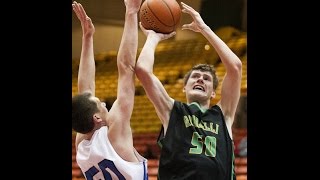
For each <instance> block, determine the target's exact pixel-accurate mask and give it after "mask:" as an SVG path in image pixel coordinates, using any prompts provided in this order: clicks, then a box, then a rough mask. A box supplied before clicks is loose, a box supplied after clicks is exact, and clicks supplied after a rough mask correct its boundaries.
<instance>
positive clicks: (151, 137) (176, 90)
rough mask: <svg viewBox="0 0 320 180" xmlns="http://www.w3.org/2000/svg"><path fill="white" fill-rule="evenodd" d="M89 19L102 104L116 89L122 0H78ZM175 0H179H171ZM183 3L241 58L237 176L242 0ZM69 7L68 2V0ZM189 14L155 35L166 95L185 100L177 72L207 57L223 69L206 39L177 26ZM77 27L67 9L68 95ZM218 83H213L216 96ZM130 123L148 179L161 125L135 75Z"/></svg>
mask: <svg viewBox="0 0 320 180" xmlns="http://www.w3.org/2000/svg"><path fill="white" fill-rule="evenodd" d="M77 2H79V3H81V4H82V5H83V6H84V8H85V10H86V12H87V14H88V16H89V17H90V18H91V19H92V21H93V23H94V25H95V28H96V32H95V35H94V52H95V60H96V96H97V97H98V98H100V99H101V100H102V101H105V102H106V104H107V108H108V109H110V107H111V106H112V104H113V101H114V100H115V98H116V90H117V76H118V72H117V66H116V55H117V50H118V48H119V45H120V40H121V36H122V31H123V24H124V14H125V6H124V2H123V0H78V1H77ZM177 2H179V3H180V2H181V1H180V0H177ZM183 2H184V3H186V4H188V5H190V6H192V7H193V8H194V9H195V10H196V11H198V12H199V13H200V15H201V17H202V18H203V20H204V21H205V23H206V24H207V25H208V26H210V28H211V29H212V30H213V31H214V32H215V33H216V34H217V35H218V36H219V37H220V38H221V39H222V40H223V41H224V42H225V43H226V44H227V45H228V46H229V47H230V48H231V49H232V50H233V52H235V53H236V54H237V55H238V56H239V57H240V59H241V61H242V64H243V71H242V73H243V74H242V84H241V98H240V102H239V105H238V110H237V113H236V119H235V123H234V125H233V129H232V131H233V140H234V143H235V155H236V161H235V163H236V174H237V179H238V180H246V179H247V153H246V152H247V149H246V143H247V141H246V136H247V0H184V1H183ZM70 9H71V4H70ZM191 22H192V18H191V17H190V16H189V15H188V14H185V13H182V16H181V21H180V25H179V26H178V28H177V30H176V32H177V34H176V36H175V37H173V38H171V39H168V40H164V41H161V42H160V43H159V45H158V46H157V49H156V54H155V65H154V73H155V74H156V75H157V77H158V78H159V79H160V81H161V82H162V83H163V84H164V86H165V88H166V90H167V92H168V93H169V95H170V96H171V97H172V98H174V99H176V100H179V101H183V102H186V99H185V95H184V93H183V92H182V89H183V76H184V74H185V73H186V72H187V71H188V70H189V69H190V68H191V67H192V66H194V65H195V64H198V63H210V64H213V65H214V66H215V68H216V71H217V75H218V77H219V79H220V80H221V79H222V78H223V76H224V73H225V69H224V67H223V65H222V64H221V61H220V59H219V57H218V55H217V53H216V52H215V50H214V49H213V48H212V47H211V45H210V44H209V43H208V41H207V40H206V39H205V38H204V37H203V36H202V35H201V34H199V33H195V32H192V31H188V30H184V31H182V30H181V26H182V25H183V24H187V23H191ZM81 39H82V30H81V25H80V22H79V20H78V19H77V17H76V15H75V14H74V13H73V12H72V95H76V94H77V75H78V67H79V60H80V59H79V58H80V53H81ZM145 39H146V37H145V35H144V34H143V33H142V32H141V31H140V30H139V49H138V54H139V52H140V50H141V48H142V46H143V44H144V42H145ZM220 90H221V86H220V85H219V86H218V88H217V97H216V98H215V99H214V100H212V105H213V104H215V103H217V102H218V100H219V99H220ZM131 127H132V129H133V133H134V146H135V148H136V149H137V150H138V152H139V153H140V154H141V155H143V156H144V157H146V158H147V159H148V160H149V162H148V168H149V169H148V171H149V179H150V180H155V179H157V172H158V162H159V161H158V160H159V156H160V149H159V147H158V145H157V142H156V140H157V137H158V133H159V130H160V127H161V122H160V120H159V119H158V117H157V115H156V112H155V110H154V108H153V105H152V104H151V103H150V101H149V100H148V98H147V96H146V94H145V92H144V90H143V88H142V86H141V84H140V82H139V80H138V79H137V78H136V96H135V105H134V110H133V115H132V119H131ZM74 138H75V133H74V132H72V139H73V140H72V142H73V144H72V180H84V179H85V178H84V176H83V175H82V173H81V171H80V169H79V167H78V165H77V163H76V161H75V148H74Z"/></svg>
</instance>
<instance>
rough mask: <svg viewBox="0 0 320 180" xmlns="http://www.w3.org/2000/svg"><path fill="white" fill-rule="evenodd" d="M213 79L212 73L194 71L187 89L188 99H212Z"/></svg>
mask: <svg viewBox="0 0 320 180" xmlns="http://www.w3.org/2000/svg"><path fill="white" fill-rule="evenodd" d="M212 80H213V78H212V75H211V74H210V72H202V71H200V70H194V71H193V72H192V73H191V75H190V77H189V79H188V81H187V84H186V86H185V87H184V88H185V91H186V93H187V96H188V97H197V98H201V99H202V100H206V99H210V97H211V95H212V93H213V82H212Z"/></svg>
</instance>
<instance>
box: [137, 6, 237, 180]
mask: <svg viewBox="0 0 320 180" xmlns="http://www.w3.org/2000/svg"><path fill="white" fill-rule="evenodd" d="M181 5H182V12H183V13H187V14H189V15H191V17H192V18H193V22H192V23H190V24H184V25H183V26H182V30H191V31H194V32H199V33H201V34H202V35H203V36H204V37H205V38H206V39H207V40H208V41H209V42H210V43H211V45H212V46H213V47H214V48H215V50H216V52H217V53H218V55H219V57H220V58H221V62H222V63H223V64H224V66H225V68H226V74H225V77H224V80H223V81H222V89H221V99H220V101H219V102H218V103H217V104H216V105H213V106H210V101H211V99H212V98H215V96H216V93H215V90H216V88H217V86H218V79H217V76H216V74H215V70H214V69H213V67H212V66H211V65H208V64H199V65H196V66H194V67H193V68H192V69H191V70H190V71H189V72H188V73H187V74H186V75H185V79H184V88H183V91H184V92H185V93H186V98H187V103H182V102H179V101H176V100H174V99H172V98H171V97H170V96H169V95H168V93H167V92H166V89H165V88H164V86H163V85H162V84H161V82H160V81H159V79H158V78H157V77H156V76H155V75H154V74H153V66H154V53H155V49H156V46H157V44H158V43H159V42H160V41H161V40H165V39H168V38H171V37H172V36H174V35H175V32H172V33H170V34H161V33H156V32H154V31H152V30H146V29H145V28H144V27H142V25H141V23H140V28H141V29H142V31H143V32H144V34H145V35H146V36H147V39H146V42H145V44H144V46H143V49H142V51H141V53H140V55H139V58H138V61H137V66H136V74H137V77H138V78H139V80H140V81H141V84H142V86H143V87H144V89H145V91H146V94H147V96H148V98H149V99H150V101H151V102H152V103H153V105H154V107H155V109H156V112H157V115H158V117H159V119H160V121H161V122H162V129H161V132H160V135H159V138H158V142H159V144H160V146H161V156H160V161H159V174H158V177H159V179H164V180H169V179H175V180H197V179H198V180H200V179H201V180H209V179H215V180H226V179H235V178H236V176H235V171H234V143H233V140H232V131H231V128H232V124H233V122H234V116H235V112H236V108H237V104H238V101H239V98H240V86H241V73H242V63H241V61H240V59H239V58H238V57H237V56H236V55H235V54H234V53H233V52H232V51H231V49H230V48H229V47H228V46H227V45H226V44H225V43H224V42H223V41H222V40H221V39H220V38H219V37H218V36H217V35H216V34H215V33H214V32H213V31H212V30H211V29H210V27H209V26H207V25H206V24H205V23H204V21H203V20H202V18H201V16H200V14H199V13H198V12H197V11H195V10H194V9H193V8H192V7H190V6H188V5H187V4H185V3H183V2H181Z"/></svg>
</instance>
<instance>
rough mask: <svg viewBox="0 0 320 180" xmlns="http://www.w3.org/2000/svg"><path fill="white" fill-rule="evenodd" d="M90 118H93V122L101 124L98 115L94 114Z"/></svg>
mask: <svg viewBox="0 0 320 180" xmlns="http://www.w3.org/2000/svg"><path fill="white" fill-rule="evenodd" d="M92 118H93V120H94V121H95V122H101V121H102V119H101V117H100V115H99V114H98V113H95V114H94V115H93V117H92Z"/></svg>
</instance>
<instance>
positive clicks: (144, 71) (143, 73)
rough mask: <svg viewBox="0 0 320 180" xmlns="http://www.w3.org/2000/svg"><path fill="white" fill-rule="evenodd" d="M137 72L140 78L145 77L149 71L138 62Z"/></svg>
mask: <svg viewBox="0 0 320 180" xmlns="http://www.w3.org/2000/svg"><path fill="white" fill-rule="evenodd" d="M135 72H136V75H137V77H138V79H140V80H141V79H143V77H145V76H146V75H147V74H148V73H149V72H148V70H147V69H146V68H145V67H143V66H142V65H141V64H140V63H137V64H136V67H135Z"/></svg>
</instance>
